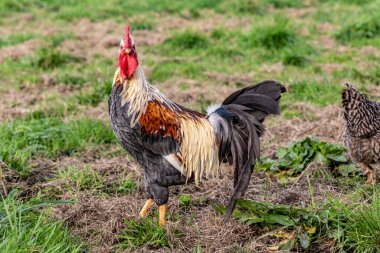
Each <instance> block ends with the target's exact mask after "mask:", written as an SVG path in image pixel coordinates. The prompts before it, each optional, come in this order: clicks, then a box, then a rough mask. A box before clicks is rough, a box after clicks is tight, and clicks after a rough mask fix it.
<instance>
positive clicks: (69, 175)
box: [52, 166, 138, 194]
mask: <svg viewBox="0 0 380 253" xmlns="http://www.w3.org/2000/svg"><path fill="white" fill-rule="evenodd" d="M55 180H58V181H61V180H63V181H64V184H65V188H66V190H67V191H71V190H73V189H74V190H80V191H91V192H93V193H94V194H111V193H117V194H130V193H132V192H134V191H135V190H136V189H137V188H138V186H137V183H136V181H134V180H133V179H132V177H131V176H130V175H128V176H123V175H119V176H118V178H117V180H116V181H112V182H109V181H108V180H107V178H106V176H104V175H102V174H101V173H99V172H97V171H94V170H93V169H92V168H91V167H90V166H86V167H83V168H81V167H77V166H70V167H68V168H67V169H64V170H60V171H59V172H58V174H57V176H56V177H55V178H53V179H52V181H55Z"/></svg>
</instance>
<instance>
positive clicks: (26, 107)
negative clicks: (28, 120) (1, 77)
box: [0, 89, 37, 122]
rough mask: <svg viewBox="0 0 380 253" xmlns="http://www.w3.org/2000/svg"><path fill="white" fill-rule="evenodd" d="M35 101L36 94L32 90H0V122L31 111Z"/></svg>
mask: <svg viewBox="0 0 380 253" xmlns="http://www.w3.org/2000/svg"><path fill="white" fill-rule="evenodd" d="M36 102H37V94H35V93H34V92H18V91H15V90H13V89H9V90H7V91H0V122H3V121H6V120H10V119H13V118H16V117H21V116H23V115H25V114H27V113H29V112H31V111H32V110H33V108H34V106H35V104H36Z"/></svg>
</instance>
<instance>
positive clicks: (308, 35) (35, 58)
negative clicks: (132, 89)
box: [0, 0, 380, 252]
mask: <svg viewBox="0 0 380 253" xmlns="http://www.w3.org/2000/svg"><path fill="white" fill-rule="evenodd" d="M379 6H380V2H379V1H356V0H339V1H332V0H331V1H330V0H323V1H322V0H321V1H317V0H295V1H279V0H261V1H260V0H252V1H250V0H234V1H222V0H221V1H217V0H210V1H192V2H191V3H190V2H185V1H177V2H171V1H160V2H159V3H158V2H155V1H151V0H148V1H118V0H112V1H108V2H107V3H103V1H98V0H87V1H82V2H75V1H62V2H60V3H58V2H54V1H43V0H33V1H15V0H4V1H2V2H1V3H0V122H1V123H0V143H2V146H0V179H1V186H0V189H1V190H0V193H1V196H2V204H1V205H0V218H1V217H2V215H3V214H4V215H5V214H6V215H5V216H6V217H8V220H0V224H1V223H2V222H7V226H9V230H4V231H6V232H4V233H3V232H1V231H2V230H1V228H0V232H1V233H0V237H1V236H3V238H2V239H3V241H6V242H7V243H0V249H1V251H2V252H14V251H12V250H14V249H15V248H12V247H21V246H19V245H21V244H22V242H24V244H25V245H26V246H22V247H26V248H20V249H19V251H20V252H21V251H23V250H24V252H25V251H32V250H36V251H40V252H43V251H47V250H51V252H123V251H125V252H129V251H135V252H172V251H173V252H276V251H277V250H279V247H278V246H279V245H280V244H286V242H287V241H289V240H290V239H293V238H295V234H296V232H294V231H296V230H297V229H298V230H297V231H298V232H299V231H300V229H301V228H297V229H294V227H288V228H282V229H281V228H278V227H273V226H272V225H273V224H271V225H268V224H267V223H265V222H262V223H260V224H253V225H248V224H247V223H244V222H242V221H241V220H239V219H237V218H234V219H232V220H231V221H230V222H228V223H223V216H222V215H221V214H220V213H219V212H218V211H217V210H216V209H217V208H215V206H218V205H224V204H226V203H227V201H228V196H229V195H230V193H231V190H232V170H231V168H229V167H225V168H224V169H223V170H222V171H223V172H222V173H221V174H220V175H217V176H216V177H214V178H209V179H207V180H204V181H202V182H201V183H200V184H199V185H192V184H189V185H185V186H180V187H172V188H171V193H170V202H169V219H168V225H167V228H166V230H163V229H161V228H160V227H158V226H156V225H155V224H156V223H157V220H156V219H157V210H154V211H153V212H152V213H151V216H152V217H154V218H153V220H152V218H151V219H148V220H137V217H138V213H139V211H140V209H141V207H142V206H143V204H144V202H145V197H144V194H143V176H142V171H141V170H140V168H139V167H138V165H137V164H136V163H135V162H134V161H133V159H132V158H130V157H129V156H128V154H127V153H126V152H125V151H124V150H123V149H122V147H121V146H120V145H119V143H118V142H117V140H116V139H115V137H114V136H113V133H112V131H111V130H110V123H109V118H108V104H107V98H108V94H109V93H110V88H111V82H112V78H113V73H114V71H115V69H116V65H117V52H118V45H119V42H120V39H121V38H122V36H123V34H124V27H125V25H126V24H128V23H129V24H131V30H132V36H133V38H134V40H135V43H136V45H137V51H138V54H139V59H140V64H141V65H142V67H143V69H144V71H145V72H146V75H147V76H148V78H149V80H150V81H151V83H152V84H154V85H155V86H156V87H157V88H159V89H160V90H161V91H162V92H163V93H164V94H166V95H167V96H168V97H169V98H170V99H172V100H173V101H175V102H177V103H179V104H182V105H184V106H186V107H189V108H191V109H194V110H198V111H201V112H205V110H206V108H207V106H208V105H210V104H212V103H218V102H221V101H222V99H223V98H225V97H226V96H227V95H228V94H230V93H231V92H233V91H234V90H236V89H238V88H241V87H244V86H246V85H249V84H252V83H255V82H259V81H262V80H265V79H276V80H279V81H280V82H281V83H283V84H284V85H285V86H286V87H287V89H288V92H287V93H286V94H284V95H283V97H282V100H281V109H282V115H281V116H278V117H272V118H270V119H268V120H267V121H266V122H265V125H266V129H267V131H266V134H265V136H264V137H263V138H262V140H261V143H262V151H261V154H262V156H263V157H269V158H273V159H275V158H276V153H277V150H278V149H279V148H281V147H286V146H287V145H288V143H289V142H292V141H301V140H304V139H305V138H307V137H309V136H314V137H316V138H318V139H320V140H322V141H326V142H328V143H333V144H338V145H341V144H342V132H343V127H344V120H343V117H342V109H341V104H340V101H341V91H342V89H343V87H344V83H346V82H348V83H352V84H353V85H354V86H355V87H356V88H357V89H359V90H361V91H363V92H364V93H366V94H368V95H369V96H370V98H371V99H374V100H377V99H378V98H379V96H380V90H379V84H380V71H379V69H380V65H379V64H380V21H379V20H380V15H379V13H380V9H379ZM278 175H279V174H276V173H271V172H270V171H256V172H255V173H254V176H253V177H252V180H251V183H250V186H249V189H248V191H247V193H246V195H245V198H246V199H250V200H254V201H258V202H263V203H264V202H265V203H266V202H270V203H272V204H283V205H287V206H292V207H295V208H310V210H311V209H312V210H313V211H315V212H319V211H320V210H325V209H324V208H327V207H326V206H325V205H327V204H326V203H330V204H331V203H332V202H331V201H336V200H341V201H342V203H341V204H342V205H343V204H344V205H352V206H362V205H363V206H365V205H366V204H368V203H370V204H371V203H372V202H373V203H375V200H372V199H371V201H369V199H370V198H369V197H368V195H370V196H371V197H374V198H375V197H376V196H378V186H373V187H372V186H368V185H366V182H365V177H364V176H363V175H362V174H361V173H360V172H356V173H354V174H352V173H351V174H350V176H337V175H336V173H335V172H334V171H333V170H332V169H331V166H327V165H325V164H321V163H319V162H317V161H313V162H312V163H310V164H309V166H307V168H306V169H304V170H303V172H302V173H299V174H297V175H296V176H295V177H292V178H291V179H289V180H285V181H286V182H284V181H281V180H279V178H278ZM311 189H312V190H311ZM362 192H365V193H366V194H362ZM353 195H355V196H356V195H360V196H361V197H357V196H356V197H355V196H353ZM362 195H363V196H364V197H363V196H362ZM331 199H332V200H331ZM329 201H330V202H329ZM36 203H38V204H37V206H36ZM41 203H43V204H41ZM334 203H335V202H334ZM24 206H27V207H28V208H26V209H25V208H24ZM342 208H343V207H342ZM368 208H370V207H368ZM9 210H13V211H14V212H13V213H14V215H15V216H14V218H15V219H14V220H13V219H12V218H11V213H12V212H10V211H9ZM20 210H23V211H20ZM25 210H27V211H25ZM30 210H31V211H30ZM308 210H309V209H308ZM326 210H327V209H326ZM329 210H330V209H329ZM339 210H341V209H339ZM342 210H343V209H342ZM25 212H27V213H25ZM29 212H31V213H29ZM21 213H22V215H21ZM377 214H380V211H378V212H377ZM18 215H20V217H21V216H22V217H23V220H21V219H17V217H19V216H18ZM33 215H34V216H33ZM12 217H13V216H12ZM36 217H37V218H36ZM38 217H40V219H42V220H43V222H42V223H41V221H39V218H38ZM12 221H14V222H20V224H19V225H20V226H19V228H17V226H13V225H14V224H13V223H12ZM12 224H13V225H12ZM28 224H36V225H35V228H37V227H40V228H41V229H40V230H38V231H39V233H37V234H38V235H44V233H46V234H50V236H49V238H50V239H49V243H43V242H42V241H39V239H38V238H40V237H38V236H36V235H35V234H36V232H35V231H34V230H33V231H34V232H33V233H30V236H29V237H28V233H29V232H28V231H30V230H31V229H32V228H31V227H30V225H28ZM329 224H330V223H329ZM37 225H38V226H37ZM266 225H268V226H266ZM33 226H34V225H33ZM305 226H306V225H305ZM305 226H304V227H305ZM339 226H340V225H339ZM21 228H23V229H24V230H22V231H21ZM35 228H34V229H35ZM379 228H380V227H379ZM49 229H50V230H49ZM144 229H146V231H147V232H144V231H145V230H144ZM302 229H304V228H302ZM302 229H301V230H302ZM317 229H318V231H319V232H320V233H321V238H324V239H323V240H318V239H316V238H315V236H314V237H313V236H311V238H312V243H311V245H310V246H308V247H303V246H302V245H301V246H302V247H301V246H300V243H301V240H300V241H297V244H296V245H295V246H293V247H291V248H292V249H291V250H293V251H297V252H301V251H305V252H306V251H307V252H335V251H341V250H344V249H345V250H347V251H348V252H350V251H356V252H362V251H360V248H355V247H359V246H352V247H351V244H349V243H350V240H349V239H347V238H349V236H348V235H349V234H348V232H347V233H345V234H344V236H346V237H339V238H346V240H345V241H344V240H343V239H342V240H340V239H339V238H338V239H337V237H334V236H333V235H331V234H329V230H328V229H327V232H326V231H325V230H322V229H320V228H317ZM9 231H11V232H9ZM25 231H27V232H25ZM47 231H51V232H47ZM141 231H142V232H141ZM274 231H277V232H274ZM278 231H280V232H281V233H282V234H281V235H280V233H279V232H278ZM322 231H323V232H322ZM345 231H348V230H345ZM374 231H376V230H375V228H374ZM298 232H297V233H298ZM11 233H14V234H11ZM313 233H314V232H313ZM313 233H312V232H310V235H312V234H313ZM322 233H324V234H323V235H322ZM14 235H20V236H19V237H17V236H16V237H15V236H14ZM21 235H22V236H21ZM145 235H146V236H145ZM299 235H301V234H299V233H298V234H297V236H299ZM375 237H376V236H375ZM10 238H14V239H10ZM33 238H37V239H35V240H34V239H33ZM54 238H65V239H64V240H65V242H66V243H65V245H62V243H61V242H60V240H57V241H55V240H54ZM297 238H300V237H297ZM326 238H327V239H326ZM376 238H378V239H376V240H377V241H374V242H370V243H372V244H370V247H367V251H366V252H375V251H376V250H379V248H380V235H378V237H376ZM6 239H7V240H6ZM297 240H298V239H297ZM61 241H63V240H61ZM25 242H28V243H25ZM10 245H16V246H10ZM363 252H364V251H363Z"/></svg>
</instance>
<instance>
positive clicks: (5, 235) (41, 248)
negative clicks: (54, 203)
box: [0, 191, 83, 253]
mask: <svg viewBox="0 0 380 253" xmlns="http://www.w3.org/2000/svg"><path fill="white" fill-rule="evenodd" d="M16 197H17V191H12V192H10V193H9V195H8V196H7V197H6V198H2V201H1V202H0V252H3V253H13V252H51V253H54V252H57V253H64V252H70V253H75V252H83V250H82V249H83V244H82V243H80V242H79V241H78V240H77V239H75V238H73V236H72V235H71V234H70V233H69V231H68V230H67V228H66V227H65V226H64V225H63V223H62V221H53V220H50V219H49V218H48V217H47V215H46V214H45V213H44V212H39V211H38V210H39V209H40V207H41V206H45V205H46V204H44V203H42V204H36V203H33V202H20V201H19V200H17V198H16Z"/></svg>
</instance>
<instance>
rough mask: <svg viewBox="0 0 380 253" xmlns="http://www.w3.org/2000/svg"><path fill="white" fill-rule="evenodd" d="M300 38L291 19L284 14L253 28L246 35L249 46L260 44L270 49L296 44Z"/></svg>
mask: <svg viewBox="0 0 380 253" xmlns="http://www.w3.org/2000/svg"><path fill="white" fill-rule="evenodd" d="M299 40H300V36H299V35H297V33H296V31H295V30H294V27H293V25H292V24H291V23H290V21H289V20H288V19H286V18H284V17H282V16H280V17H276V18H275V19H274V20H273V21H271V22H269V23H268V24H264V25H261V26H258V27H256V28H255V29H253V30H252V31H251V32H250V33H249V35H248V36H247V37H246V43H247V45H248V46H259V47H264V48H266V49H269V50H279V49H282V48H285V47H290V46H293V45H295V44H296V43H297V42H298V41H299Z"/></svg>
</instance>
